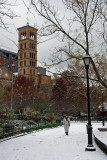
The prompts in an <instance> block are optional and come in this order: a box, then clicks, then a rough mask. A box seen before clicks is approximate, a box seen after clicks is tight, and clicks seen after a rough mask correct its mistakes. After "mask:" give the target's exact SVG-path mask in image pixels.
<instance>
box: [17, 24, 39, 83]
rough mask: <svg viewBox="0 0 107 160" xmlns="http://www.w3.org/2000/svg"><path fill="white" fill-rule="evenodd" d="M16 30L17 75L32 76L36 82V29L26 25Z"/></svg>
mask: <svg viewBox="0 0 107 160" xmlns="http://www.w3.org/2000/svg"><path fill="white" fill-rule="evenodd" d="M18 31H19V41H18V75H22V76H25V77H26V78H32V79H33V81H34V83H35V84H37V29H36V28H34V27H31V26H29V25H27V26H24V27H21V28H18Z"/></svg>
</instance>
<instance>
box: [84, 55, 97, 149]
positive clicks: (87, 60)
mask: <svg viewBox="0 0 107 160" xmlns="http://www.w3.org/2000/svg"><path fill="white" fill-rule="evenodd" d="M90 60H91V57H90V56H89V55H85V56H84V57H83V61H84V64H85V69H86V77H87V106H88V124H87V132H88V145H87V147H86V148H85V150H86V151H95V150H96V148H95V147H94V146H93V141H92V125H91V116H90V90H89V76H88V69H89V65H90Z"/></svg>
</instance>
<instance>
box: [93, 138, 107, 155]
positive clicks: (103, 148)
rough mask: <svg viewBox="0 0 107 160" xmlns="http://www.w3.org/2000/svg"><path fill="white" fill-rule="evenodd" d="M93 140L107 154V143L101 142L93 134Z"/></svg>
mask: <svg viewBox="0 0 107 160" xmlns="http://www.w3.org/2000/svg"><path fill="white" fill-rule="evenodd" d="M94 139H95V142H96V143H97V145H98V146H99V147H100V149H101V150H102V151H103V152H104V153H105V154H107V145H106V144H104V143H103V142H101V141H100V140H99V139H98V138H97V137H96V136H95V135H94Z"/></svg>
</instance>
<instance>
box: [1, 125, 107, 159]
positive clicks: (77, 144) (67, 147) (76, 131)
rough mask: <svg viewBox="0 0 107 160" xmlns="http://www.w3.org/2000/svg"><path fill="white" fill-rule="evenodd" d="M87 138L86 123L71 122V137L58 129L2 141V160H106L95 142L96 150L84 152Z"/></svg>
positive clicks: (94, 126) (62, 129) (61, 129)
mask: <svg viewBox="0 0 107 160" xmlns="http://www.w3.org/2000/svg"><path fill="white" fill-rule="evenodd" d="M92 125H93V128H94V129H96V128H97V127H98V125H99V126H100V124H95V123H94V124H92ZM87 138H88V137H87V132H86V123H80V122H77V123H76V122H71V126H70V132H69V136H66V135H65V134H64V128H63V127H58V128H54V129H45V130H42V131H38V132H33V133H31V134H28V135H25V136H21V137H18V138H13V139H10V140H7V141H4V142H1V143H0V160H106V159H107V156H106V154H105V153H103V151H101V150H100V149H99V147H98V146H97V145H96V144H95V142H94V146H95V147H96V151H93V152H89V151H85V147H86V146H87Z"/></svg>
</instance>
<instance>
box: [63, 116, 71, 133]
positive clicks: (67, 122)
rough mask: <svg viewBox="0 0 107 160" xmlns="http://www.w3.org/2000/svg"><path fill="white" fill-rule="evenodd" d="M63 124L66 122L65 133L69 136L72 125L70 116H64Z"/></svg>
mask: <svg viewBox="0 0 107 160" xmlns="http://www.w3.org/2000/svg"><path fill="white" fill-rule="evenodd" d="M63 124H64V129H65V134H66V135H67V136H68V133H69V127H70V119H69V118H68V116H66V117H65V118H64V120H63Z"/></svg>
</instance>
